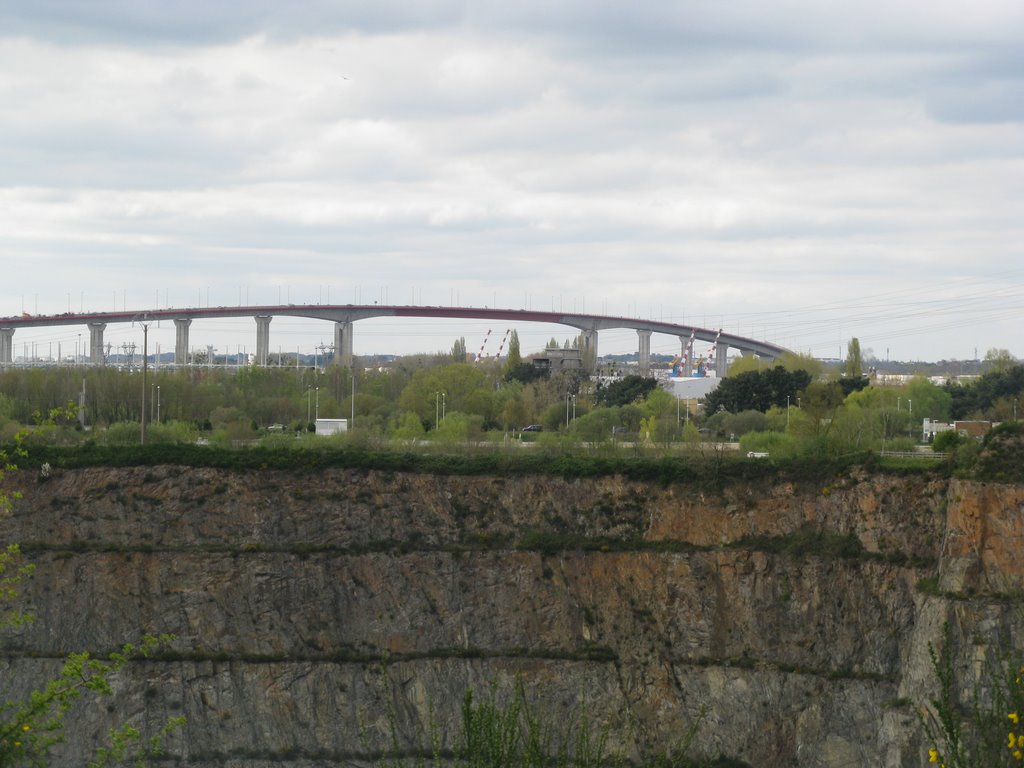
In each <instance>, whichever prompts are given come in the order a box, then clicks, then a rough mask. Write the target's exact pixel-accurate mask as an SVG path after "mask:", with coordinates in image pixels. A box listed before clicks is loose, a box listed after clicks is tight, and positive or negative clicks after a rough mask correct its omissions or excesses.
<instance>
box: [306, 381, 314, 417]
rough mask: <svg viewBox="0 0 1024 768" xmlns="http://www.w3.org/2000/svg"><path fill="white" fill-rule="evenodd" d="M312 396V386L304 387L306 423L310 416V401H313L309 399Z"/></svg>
mask: <svg viewBox="0 0 1024 768" xmlns="http://www.w3.org/2000/svg"><path fill="white" fill-rule="evenodd" d="M312 396H313V388H312V387H306V424H307V425H308V424H309V419H310V417H311V416H312V402H313V401H312V399H311V398H312Z"/></svg>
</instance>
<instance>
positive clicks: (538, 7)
mask: <svg viewBox="0 0 1024 768" xmlns="http://www.w3.org/2000/svg"><path fill="white" fill-rule="evenodd" d="M344 6H345V7H344V9H340V6H338V5H337V4H333V3H314V2H310V3H302V4H299V5H298V6H295V5H289V6H287V11H286V10H285V6H280V5H279V4H272V3H267V2H254V3H251V4H248V5H247V9H246V10H247V13H246V14H244V15H243V14H235V13H228V12H226V11H225V10H224V8H225V7H226V6H225V7H221V6H218V5H217V4H209V3H206V4H198V3H184V4H174V5H170V6H168V5H166V4H160V5H159V6H158V5H157V4H150V3H135V2H132V3H126V2H115V1H114V0H109V1H108V2H100V3H90V4H87V5H84V4H80V5H71V6H66V5H65V4H56V5H53V4H48V3H46V2H36V3H32V4H29V3H18V2H15V3H9V4H6V6H5V8H4V9H3V10H0V29H2V30H6V31H5V32H3V33H0V102H2V103H3V104H4V105H5V110H4V114H3V116H2V117H0V166H2V167H3V169H4V174H3V177H2V181H0V206H2V210H3V211H4V214H3V216H4V221H3V226H2V227H0V255H2V257H3V258H4V260H5V262H7V263H15V260H17V259H31V260H32V262H33V263H35V264H39V265H45V269H44V270H39V271H38V274H35V273H33V274H30V275H29V276H27V277H25V278H24V279H23V280H21V281H20V283H19V284H17V285H15V284H10V285H7V286H6V287H5V289H4V290H3V291H0V307H2V306H3V305H6V306H7V307H8V309H7V310H6V311H5V310H3V309H2V308H0V314H6V313H7V312H8V311H13V310H15V309H18V308H20V306H21V302H22V300H23V299H22V297H23V296H24V295H25V294H26V293H28V294H31V295H32V296H33V297H36V296H37V295H38V296H40V297H41V298H42V303H43V304H44V307H45V306H46V303H47V302H49V303H50V305H52V309H54V310H55V311H64V310H65V309H66V305H67V303H68V295H69V294H74V293H76V292H77V293H78V295H79V303H85V302H86V299H87V297H93V298H92V300H93V301H95V302H96V303H97V305H99V306H100V308H106V306H105V305H107V304H110V303H111V300H112V297H113V296H114V295H117V296H119V297H120V301H121V302H122V303H124V302H129V303H131V301H135V302H138V304H139V306H143V305H146V304H152V303H153V301H152V299H153V297H154V296H155V295H156V291H157V290H158V289H159V288H162V290H163V293H162V294H161V295H162V296H163V297H164V299H165V300H168V301H172V303H173V298H174V297H178V299H177V300H178V301H179V302H182V303H195V302H196V301H199V302H200V303H202V302H203V301H204V300H205V293H204V292H205V291H207V290H209V291H210V292H211V293H212V294H213V296H214V298H213V299H211V300H212V302H213V303H215V304H216V303H235V302H236V301H237V300H238V295H239V293H241V292H242V291H243V289H244V290H246V291H248V290H249V289H250V288H251V291H252V296H251V297H250V298H252V299H254V300H255V299H257V298H258V299H259V300H260V301H267V302H274V301H277V300H278V296H279V294H283V295H285V296H287V295H288V294H289V293H291V292H294V294H295V295H294V296H292V300H293V301H317V300H322V298H323V294H324V292H325V288H327V289H328V290H331V289H333V294H332V295H333V297H335V298H340V297H342V296H344V297H345V299H346V300H347V301H350V300H355V299H357V298H358V297H362V299H366V298H367V297H369V296H372V297H373V299H376V300H378V301H380V300H382V299H383V298H384V297H385V296H390V297H391V298H392V299H393V298H394V297H401V300H402V301H406V300H409V299H410V298H416V300H420V298H421V299H422V301H423V302H424V303H429V304H442V303H447V302H448V301H453V300H456V299H458V300H459V301H460V302H461V303H462V304H468V303H471V302H476V303H479V304H489V305H491V304H494V303H499V304H506V305H511V306H522V305H524V304H532V305H533V307H534V308H550V307H551V306H553V305H554V304H555V302H556V301H557V302H558V303H560V304H561V305H563V306H565V305H567V304H568V303H570V302H572V303H575V304H576V305H577V306H578V307H582V306H584V305H585V306H586V307H587V308H588V309H589V310H590V311H602V312H603V311H607V312H608V313H610V314H636V313H641V314H642V313H645V312H658V313H661V314H663V315H666V316H671V317H675V318H677V319H683V318H689V319H690V321H694V320H695V319H696V318H711V319H710V320H709V321H708V322H710V323H712V324H716V323H719V322H721V323H728V322H729V321H730V318H731V321H732V322H734V323H737V324H738V325H739V326H740V328H739V329H737V330H736V332H741V333H743V332H746V333H752V331H751V330H750V329H757V328H758V327H760V329H761V331H760V332H763V333H767V334H770V335H771V336H772V338H773V340H775V341H780V342H781V343H787V344H791V345H792V346H794V347H796V348H799V349H807V348H808V347H810V348H814V347H816V346H818V345H820V346H821V347H822V351H823V353H828V354H831V353H832V349H833V348H838V346H839V345H841V344H844V343H845V339H844V338H843V337H844V335H845V336H846V337H849V336H852V335H860V336H861V339H862V343H863V342H864V341H865V338H866V337H869V336H871V335H873V337H872V341H871V342H870V343H871V346H874V347H875V349H876V350H878V349H879V348H883V347H886V346H890V347H892V349H893V356H894V357H897V356H901V355H902V356H906V357H910V356H931V357H936V358H938V357H943V356H955V355H966V354H969V353H970V352H971V350H972V349H973V347H974V346H979V347H982V348H983V349H984V348H987V347H988V346H1003V347H1007V348H1009V349H1011V351H1013V352H1014V353H1015V354H1018V355H1024V348H1020V347H1019V338H1020V333H1019V327H1020V325H1019V324H1020V318H1021V316H1022V315H1021V311H1020V305H1021V304H1022V302H1024V273H1022V272H1021V271H1020V268H1019V267H1018V268H1016V271H1014V269H1012V268H1011V269H1009V270H1008V269H1007V265H1016V264H1020V263H1021V256H1022V254H1021V250H1020V248H1021V246H1020V243H1021V242H1024V239H1022V237H1021V235H1022V232H1021V230H1022V228H1024V225H1022V224H1021V223H1020V222H1022V221H1024V215H1022V214H1024V210H1022V202H1021V201H1022V200H1024V195H1022V191H1024V190H1022V186H1024V164H1022V156H1024V152H1022V150H1024V133H1022V132H1021V121H1022V117H1024V115H1022V114H1021V107H1020V105H1021V104H1024V98H1022V95H1024V90H1022V88H1024V85H1022V82H1024V76H1022V75H1021V72H1022V71H1024V69H1022V68H1021V64H1022V58H1024V57H1022V55H1021V54H1020V52H1019V40H1020V39H1021V37H1022V34H1021V33H1022V32H1024V10H1022V9H1021V7H1019V4H1017V3H1011V2H1006V3H1002V2H982V3H979V4H976V5H975V6H973V7H972V10H971V12H970V13H969V14H968V13H964V12H963V10H962V7H961V6H960V5H959V4H954V3H938V4H936V3H927V4H925V3H918V2H913V3H897V4H893V3H881V2H872V3H868V4H856V5H851V4H848V3H847V4H839V3H831V2H828V3H809V2H798V1H797V0H789V1H788V2H779V3H772V4H764V3H760V2H753V1H752V0H750V1H748V2H741V3H739V4H731V5H730V6H729V7H728V9H727V8H726V7H724V6H719V5H715V4H710V3H693V2H678V3H663V4H659V5H658V6H652V7H651V8H650V9H645V8H643V7H640V6H625V5H622V4H621V3H616V2H592V1H591V0H587V1H586V2H583V1H582V0H579V1H578V2H567V3H559V4H557V5H555V6H552V5H550V4H548V3H545V4H540V3H536V2H523V3H515V4H508V3H491V2H486V3H484V2H471V3H454V2H453V3H414V4H409V3H378V2H374V3H370V2H366V3H361V4H359V3H355V4H353V3H346V4H344ZM44 273H45V274H44ZM142 286H145V288H143V287H142ZM958 286H964V287H963V289H962V290H961V291H960V293H958V290H959V289H958ZM257 293H258V294H259V296H257V295H256V294H257ZM130 295H131V296H132V297H134V298H130ZM218 295H219V296H220V298H216V297H217V296H218ZM934 297H942V298H943V300H945V301H946V302H947V304H946V305H945V308H940V309H936V308H935V307H934V306H932V305H931V304H928V303H926V302H929V301H931V300H932V299H933V298H934ZM979 297H980V298H979ZM373 299H371V300H373ZM877 303H882V304H885V305H886V309H885V311H884V312H882V313H881V319H880V318H879V316H878V315H879V313H878V312H876V311H875V310H869V309H865V307H869V306H871V307H873V306H875V304H877ZM780 308H784V312H785V319H784V320H780V317H782V316H780V315H779V312H780V311H783V310H780ZM999 308H1002V309H1003V310H1004V311H1003V312H1002V314H1000V313H999V312H998V311H995V310H998V309H999ZM280 325H281V324H277V325H275V330H274V331H272V333H273V332H277V331H276V329H277V328H278V327H279V326H280ZM744 328H745V329H746V330H744ZM861 328H863V330H860V329H861ZM282 333H283V332H282ZM446 333H447V331H446ZM295 334H296V335H299V334H300V331H295ZM549 335H550V334H549ZM755 335H756V334H755ZM303 338H306V337H303ZM370 338H373V339H374V340H375V341H380V343H381V344H384V345H385V346H386V347H387V348H389V349H396V350H407V349H409V347H410V345H414V344H415V343H422V341H421V339H422V337H420V336H418V335H414V334H409V335H408V336H407V337H402V338H399V339H391V338H388V337H382V336H371V337H370ZM634 343H635V339H634V338H632V336H631V335H630V334H628V333H627V334H618V335H616V334H610V335H609V344H612V345H614V344H622V345H626V346H627V347H628V346H630V345H632V344H634ZM673 343H674V342H673ZM448 345H450V340H448V341H442V340H441V339H437V340H431V341H430V342H429V343H427V347H426V348H428V349H433V348H435V347H437V348H440V347H444V346H448ZM602 349H604V350H608V351H612V350H610V349H609V346H608V344H605V343H604V342H602ZM382 351H386V350H385V349H382Z"/></svg>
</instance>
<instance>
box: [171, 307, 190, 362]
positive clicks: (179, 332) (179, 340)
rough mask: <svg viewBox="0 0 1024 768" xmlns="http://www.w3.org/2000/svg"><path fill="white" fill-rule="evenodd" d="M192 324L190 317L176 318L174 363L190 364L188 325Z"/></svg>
mask: <svg viewBox="0 0 1024 768" xmlns="http://www.w3.org/2000/svg"><path fill="white" fill-rule="evenodd" d="M190 325H192V318H190V317H176V318H174V364H175V365H188V327H189V326H190Z"/></svg>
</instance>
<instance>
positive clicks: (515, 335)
mask: <svg viewBox="0 0 1024 768" xmlns="http://www.w3.org/2000/svg"><path fill="white" fill-rule="evenodd" d="M522 364H523V355H522V352H521V351H520V349H519V332H518V331H517V330H516V329H515V328H513V329H512V333H511V334H509V337H508V354H507V355H505V367H504V373H505V376H506V377H507V376H508V374H509V372H510V371H514V370H515V369H516V368H518V367H519V366H520V365H522Z"/></svg>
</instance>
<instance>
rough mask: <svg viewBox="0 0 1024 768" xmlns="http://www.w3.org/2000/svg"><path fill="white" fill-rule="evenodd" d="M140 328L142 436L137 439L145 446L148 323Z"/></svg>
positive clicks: (142, 324)
mask: <svg viewBox="0 0 1024 768" xmlns="http://www.w3.org/2000/svg"><path fill="white" fill-rule="evenodd" d="M139 325H141V326H142V434H141V435H140V437H139V444H140V445H145V444H146V386H147V385H148V384H149V381H148V375H149V366H148V365H146V357H147V356H148V355H149V323H139Z"/></svg>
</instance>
